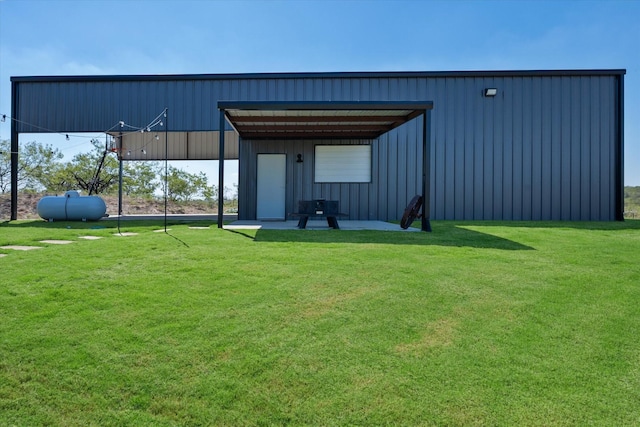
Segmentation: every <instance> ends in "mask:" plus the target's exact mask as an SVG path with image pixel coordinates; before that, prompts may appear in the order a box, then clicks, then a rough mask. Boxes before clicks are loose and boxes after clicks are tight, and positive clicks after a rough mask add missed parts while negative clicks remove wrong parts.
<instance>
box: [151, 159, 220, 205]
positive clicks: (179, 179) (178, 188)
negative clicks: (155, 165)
mask: <svg viewBox="0 0 640 427" xmlns="http://www.w3.org/2000/svg"><path fill="white" fill-rule="evenodd" d="M167 183H168V190H167V198H168V199H169V200H172V201H183V202H186V201H189V200H193V199H205V200H207V201H211V200H215V198H216V197H217V194H218V192H217V188H216V187H215V186H214V185H211V186H210V185H209V183H208V179H207V175H206V174H205V173H204V172H200V173H198V174H192V173H189V172H186V171H183V170H182V169H178V168H176V167H173V166H169V169H168V173H167ZM163 188H164V181H163Z"/></svg>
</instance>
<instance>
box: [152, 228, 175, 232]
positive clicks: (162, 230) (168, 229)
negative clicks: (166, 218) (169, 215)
mask: <svg viewBox="0 0 640 427" xmlns="http://www.w3.org/2000/svg"><path fill="white" fill-rule="evenodd" d="M167 231H171V229H170V228H167ZM153 232H154V233H164V228H163V229H161V230H153Z"/></svg>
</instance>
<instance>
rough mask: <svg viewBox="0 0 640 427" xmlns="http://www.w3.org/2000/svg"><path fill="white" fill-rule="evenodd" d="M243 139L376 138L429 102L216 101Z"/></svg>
mask: <svg viewBox="0 0 640 427" xmlns="http://www.w3.org/2000/svg"><path fill="white" fill-rule="evenodd" d="M218 108H219V109H220V110H222V111H224V115H225V118H226V119H227V121H228V122H229V123H230V124H231V126H233V128H234V129H235V130H236V131H237V132H238V134H239V135H240V137H241V138H243V139H337V138H339V139H375V138H378V137H379V136H380V135H382V134H384V133H386V132H389V131H390V130H392V129H394V128H396V127H398V126H400V125H402V124H404V123H406V122H408V121H410V120H412V119H413V118H415V117H418V116H419V115H421V114H423V113H424V112H425V111H426V110H430V109H432V108H433V104H432V103H431V102H422V103H418V102H304V101H303V102H277V101H275V102H253V101H239V102H225V101H221V102H218Z"/></svg>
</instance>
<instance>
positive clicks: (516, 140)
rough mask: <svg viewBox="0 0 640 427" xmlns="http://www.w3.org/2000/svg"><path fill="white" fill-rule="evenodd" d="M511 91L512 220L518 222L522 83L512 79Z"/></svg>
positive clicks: (522, 106) (521, 173)
mask: <svg viewBox="0 0 640 427" xmlns="http://www.w3.org/2000/svg"><path fill="white" fill-rule="evenodd" d="M513 89H514V90H513V219H514V220H516V221H519V220H522V219H523V218H524V215H523V212H522V204H523V203H522V198H523V193H524V187H523V168H522V165H523V129H522V122H523V114H524V112H523V110H524V105H523V104H524V100H523V91H524V81H523V80H522V79H514V80H513Z"/></svg>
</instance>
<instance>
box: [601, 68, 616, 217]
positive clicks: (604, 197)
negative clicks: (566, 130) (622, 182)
mask: <svg viewBox="0 0 640 427" xmlns="http://www.w3.org/2000/svg"><path fill="white" fill-rule="evenodd" d="M603 79H604V78H603ZM601 90H602V96H601V100H600V105H601V108H600V118H599V120H600V122H601V123H602V125H601V126H600V176H601V177H602V179H601V180H600V203H601V213H602V220H603V221H612V220H615V218H616V216H615V209H614V206H615V196H614V195H615V185H616V184H615V182H616V180H615V176H614V172H613V171H615V169H616V168H615V164H614V160H613V159H614V155H613V153H614V151H615V132H614V129H615V126H614V123H615V108H614V105H616V95H615V93H616V92H615V80H614V79H613V78H611V77H608V78H606V79H604V80H603V82H602V85H601Z"/></svg>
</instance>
